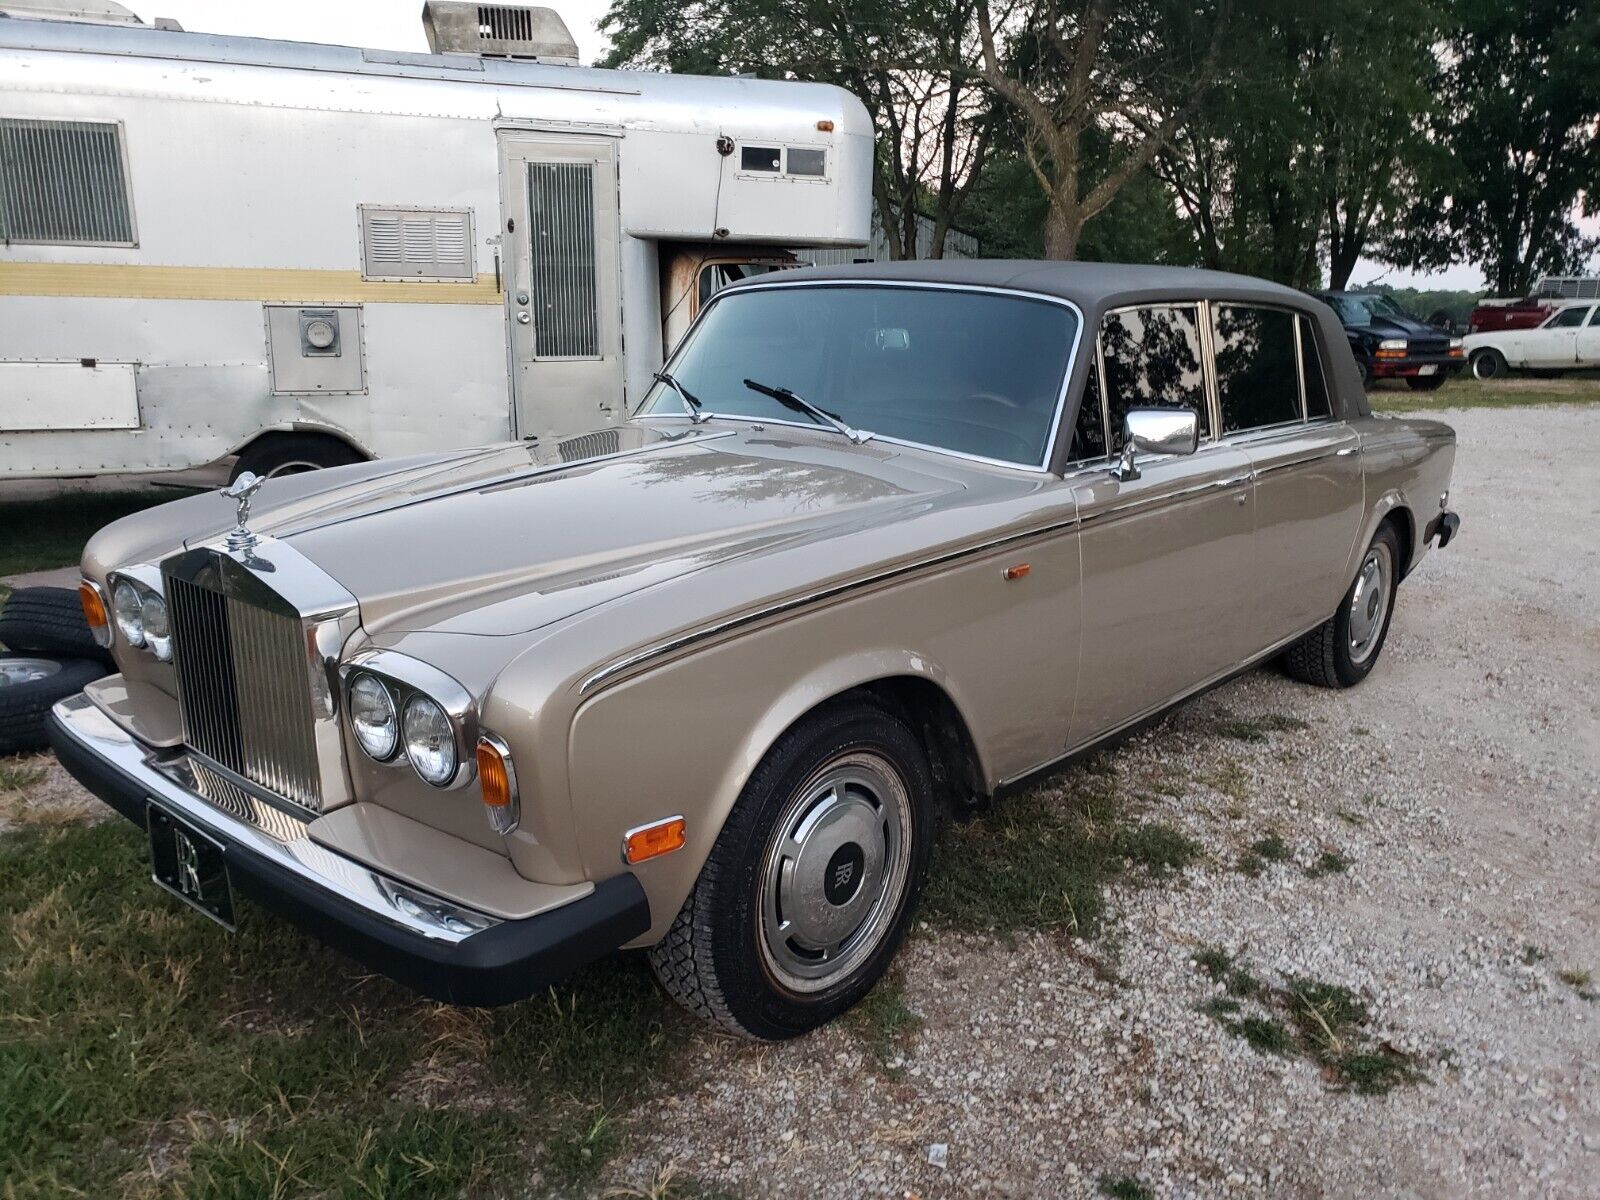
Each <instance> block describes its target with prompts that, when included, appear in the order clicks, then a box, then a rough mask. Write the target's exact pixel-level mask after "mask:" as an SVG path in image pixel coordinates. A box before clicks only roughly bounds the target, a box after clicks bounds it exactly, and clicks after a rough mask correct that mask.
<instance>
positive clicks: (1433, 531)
mask: <svg viewBox="0 0 1600 1200" xmlns="http://www.w3.org/2000/svg"><path fill="white" fill-rule="evenodd" d="M1460 528H1461V518H1460V517H1459V516H1457V515H1456V514H1455V513H1453V512H1442V513H1440V514H1439V515H1438V516H1437V517H1435V518H1434V519H1433V520H1431V521H1429V522H1428V528H1427V529H1426V530H1425V531H1424V533H1425V535H1426V536H1425V537H1424V538H1423V540H1424V541H1428V542H1431V541H1433V539H1434V538H1438V539H1439V549H1441V550H1443V549H1444V548H1445V547H1446V546H1448V545H1449V544H1450V543H1451V542H1452V541H1454V540H1455V536H1456V533H1457V531H1458V530H1460Z"/></svg>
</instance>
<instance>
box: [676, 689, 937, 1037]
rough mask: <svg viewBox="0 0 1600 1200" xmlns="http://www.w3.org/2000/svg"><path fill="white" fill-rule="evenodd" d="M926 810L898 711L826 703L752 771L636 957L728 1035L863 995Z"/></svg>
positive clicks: (824, 1010) (910, 740)
mask: <svg viewBox="0 0 1600 1200" xmlns="http://www.w3.org/2000/svg"><path fill="white" fill-rule="evenodd" d="M935 817H936V809H935V805H934V801H933V778H932V775H931V772H930V771H929V767H928V762H927V758H926V755H925V754H924V752H923V749H922V745H921V743H920V742H919V741H918V739H917V736H916V735H915V733H913V732H912V730H911V727H910V726H909V725H907V724H906V722H905V721H904V720H903V719H902V718H901V717H900V716H899V715H898V714H896V713H894V712H892V711H890V710H889V709H887V708H885V707H882V706H880V705H879V704H877V703H875V702H873V701H871V700H867V699H861V700H854V699H852V700H846V701H842V702H839V703H836V704H831V705H828V706H826V707H824V708H822V709H819V710H817V711H816V712H814V713H812V714H811V715H810V716H808V717H806V718H804V719H803V720H801V721H800V722H799V723H798V724H796V725H795V726H794V727H793V728H792V729H790V730H789V731H788V732H787V733H785V734H784V735H783V737H781V738H780V739H779V740H778V742H777V743H776V744H775V745H774V746H773V748H772V749H771V750H770V751H769V752H768V753H767V756H766V757H765V758H764V759H762V761H761V764H760V766H758V767H757V768H756V770H755V772H754V773H753V774H752V775H751V777H750V781H749V782H748V783H747V784H746V786H745V788H744V791H743V792H742V793H741V794H740V796H739V800H738V802H737V803H736V804H735V805H734V808H733V811H732V812H731V813H730V814H729V816H728V820H727V822H726V823H725V824H724V825H723V827H722V831H721V833H720V834H719V835H718V837H717V841H716V844H715V845H714V846H713V847H712V850H711V854H710V856H709V857H708V858H707V860H706V864H705V867H704V868H703V869H702V871H701V873H700V878H699V880H698V881H697V882H696V883H695V886H694V890H693V891H692V892H690V894H689V898H688V900H686V901H685V902H684V905H683V908H682V910H680V912H679V913H678V916H677V918H676V919H675V920H674V922H673V924H672V927H671V929H670V930H669V931H668V932H667V935H666V937H664V938H663V939H662V940H661V942H659V943H658V944H657V945H656V946H655V947H654V948H652V950H651V951H650V963H651V966H652V967H653V968H654V970H655V973H656V977H657V978H658V979H659V980H660V981H661V984H662V986H663V987H664V988H665V989H666V990H667V992H668V993H669V994H670V995H671V996H672V997H673V998H674V999H675V1000H677V1001H678V1002H679V1003H680V1004H682V1005H683V1006H684V1007H685V1008H687V1009H689V1010H690V1011H691V1012H693V1013H695V1014H696V1015H698V1016H700V1017H702V1018H704V1019H705V1020H708V1021H710V1022H712V1023H714V1024H717V1025H720V1026H721V1027H722V1028H724V1029H726V1030H728V1031H729V1032H732V1033H736V1034H740V1035H742V1036H745V1037H750V1038H758V1039H762V1040H767V1041H776V1040H781V1039H784V1038H791V1037H796V1036H798V1035H800V1034H803V1033H807V1032H809V1031H810V1030H812V1029H815V1028H817V1027H818V1026H819V1025H822V1024H824V1023H826V1022H828V1021H830V1020H832V1019H833V1018H834V1017H836V1016H838V1015H839V1014H840V1013H842V1012H844V1011H845V1010H846V1009H848V1008H850V1007H851V1006H852V1005H853V1004H855V1003H856V1002H857V1001H858V1000H860V999H861V998H862V997H863V996H865V995H866V994H867V992H868V991H870V990H871V988H872V986H873V984H875V983H876V982H877V981H878V980H879V978H881V977H882V975H883V973H884V971H885V970H887V969H888V966H889V964H890V962H891V961H892V960H893V958H894V955H895V952H896V951H897V950H898V949H899V947H900V943H901V942H902V941H903V940H904V939H905V934H906V929H907V928H908V926H909V924H910V921H911V917H912V914H913V912H914V911H915V908H916V902H917V898H918V896H919V894H920V893H921V890H922V882H923V877H924V876H925V875H926V873H927V866H928V855H929V851H930V849H931V847H932V843H933V832H934V824H935Z"/></svg>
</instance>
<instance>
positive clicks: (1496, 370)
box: [1467, 350, 1510, 379]
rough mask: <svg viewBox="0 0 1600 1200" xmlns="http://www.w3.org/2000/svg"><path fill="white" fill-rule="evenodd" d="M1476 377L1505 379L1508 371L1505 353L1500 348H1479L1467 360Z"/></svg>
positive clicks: (1473, 375)
mask: <svg viewBox="0 0 1600 1200" xmlns="http://www.w3.org/2000/svg"><path fill="white" fill-rule="evenodd" d="M1467 367H1468V369H1469V370H1470V371H1471V372H1472V377H1473V378H1474V379H1503V378H1504V377H1505V376H1506V375H1507V374H1508V373H1509V370H1510V369H1509V368H1508V367H1507V366H1506V358H1505V355H1503V354H1501V353H1500V351H1498V350H1477V351H1474V352H1473V355H1472V357H1471V358H1470V359H1469V360H1468V362H1467Z"/></svg>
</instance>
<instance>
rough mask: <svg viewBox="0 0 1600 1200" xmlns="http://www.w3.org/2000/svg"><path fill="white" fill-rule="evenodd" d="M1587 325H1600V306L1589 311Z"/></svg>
mask: <svg viewBox="0 0 1600 1200" xmlns="http://www.w3.org/2000/svg"><path fill="white" fill-rule="evenodd" d="M1589 324H1590V325H1591V326H1593V325H1600V304H1597V305H1595V307H1593V308H1591V309H1590V310H1589Z"/></svg>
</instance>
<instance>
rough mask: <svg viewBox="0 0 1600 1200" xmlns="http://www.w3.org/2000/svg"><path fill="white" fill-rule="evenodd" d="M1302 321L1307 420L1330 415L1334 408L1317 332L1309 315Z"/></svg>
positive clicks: (1302, 354) (1301, 346)
mask: <svg viewBox="0 0 1600 1200" xmlns="http://www.w3.org/2000/svg"><path fill="white" fill-rule="evenodd" d="M1298 319H1299V321H1300V368H1301V370H1303V371H1304V372H1305V377H1306V420H1308V421H1315V420H1316V419H1317V418H1318V417H1330V416H1332V415H1333V409H1332V408H1331V407H1330V406H1329V403H1328V379H1327V376H1325V375H1324V374H1323V373H1322V355H1321V354H1320V353H1319V352H1318V351H1317V333H1316V329H1315V327H1314V326H1313V325H1312V324H1311V320H1310V318H1308V317H1300V318H1298Z"/></svg>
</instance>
